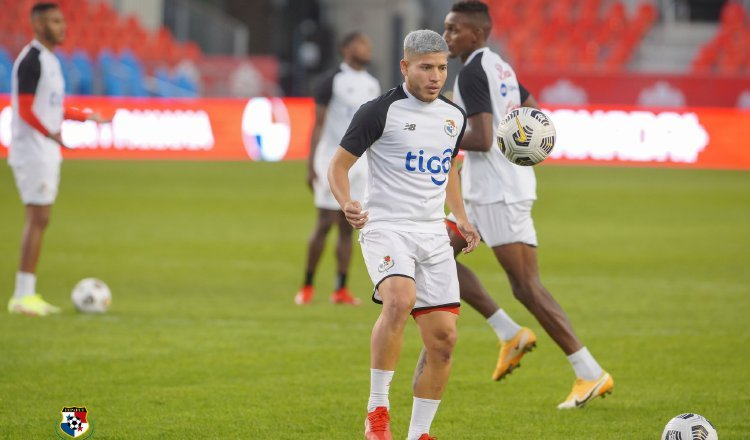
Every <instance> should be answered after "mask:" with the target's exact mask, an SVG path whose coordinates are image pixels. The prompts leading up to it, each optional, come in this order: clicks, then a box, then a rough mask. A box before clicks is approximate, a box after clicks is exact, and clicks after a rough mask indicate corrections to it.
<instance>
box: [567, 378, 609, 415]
mask: <svg viewBox="0 0 750 440" xmlns="http://www.w3.org/2000/svg"><path fill="white" fill-rule="evenodd" d="M614 387H615V381H614V380H613V379H612V376H610V375H609V373H607V372H606V371H604V372H602V375H601V376H599V379H596V380H583V379H581V378H578V379H576V382H575V383H574V384H573V390H572V391H571V392H570V394H569V395H568V398H567V399H565V402H563V403H561V404H559V405H557V409H571V408H581V407H583V405H585V404H586V403H587V402H588V401H589V400H591V399H594V398H596V397H599V396H602V397H604V396H605V395H607V394H611V393H612V388H614Z"/></svg>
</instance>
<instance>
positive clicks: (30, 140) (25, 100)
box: [8, 3, 103, 316]
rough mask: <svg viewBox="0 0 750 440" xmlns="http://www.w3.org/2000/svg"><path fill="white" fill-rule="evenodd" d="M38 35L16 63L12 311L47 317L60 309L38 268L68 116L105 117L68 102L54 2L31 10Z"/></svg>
mask: <svg viewBox="0 0 750 440" xmlns="http://www.w3.org/2000/svg"><path fill="white" fill-rule="evenodd" d="M31 22H32V25H33V28H34V35H35V38H34V40H32V41H31V43H29V44H28V45H27V46H26V47H24V48H23V50H22V51H21V53H20V55H18V58H17V59H16V62H15V64H14V65H13V74H12V75H13V76H12V79H11V88H12V91H11V93H12V96H11V100H12V106H13V119H12V121H13V122H12V132H13V135H12V138H11V146H10V151H9V152H8V164H9V165H10V166H11V168H12V169H13V176H14V177H15V181H16V186H17V187H18V192H19V193H20V196H21V201H22V202H23V204H24V205H25V211H26V215H25V220H24V227H23V237H22V241H21V256H20V264H19V268H18V273H17V274H16V287H15V290H14V292H13V297H12V298H11V299H10V301H9V302H8V312H10V313H22V314H26V315H35V316H46V315H49V314H50V313H59V311H60V309H59V308H57V307H55V306H53V305H51V304H50V303H48V302H46V301H45V300H44V299H42V297H41V296H40V295H39V294H37V293H36V269H37V263H38V261H39V254H40V252H41V249H42V237H43V236H44V230H45V229H46V227H47V223H48V222H49V217H50V209H51V208H52V204H53V203H54V202H55V198H56V197H57V189H58V185H59V183H60V164H61V162H62V155H61V154H60V147H64V144H63V141H62V137H61V135H60V127H61V126H62V122H63V120H64V119H74V120H78V121H84V120H87V119H88V120H93V121H97V122H103V121H102V119H101V118H100V117H99V116H98V115H95V114H86V113H84V112H82V111H80V110H77V109H75V108H72V107H64V105H63V99H64V91H65V84H64V81H63V75H62V69H61V67H60V62H59V61H58V59H57V57H56V56H55V54H54V53H53V52H52V51H53V50H54V48H55V46H57V45H59V44H61V43H62V42H63V39H64V38H65V19H64V17H63V15H62V12H61V11H60V9H59V8H58V6H57V5H56V4H54V3H37V4H36V5H35V6H34V7H33V8H32V10H31Z"/></svg>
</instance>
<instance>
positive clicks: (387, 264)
mask: <svg viewBox="0 0 750 440" xmlns="http://www.w3.org/2000/svg"><path fill="white" fill-rule="evenodd" d="M394 264H395V263H394V262H393V258H391V256H390V255H386V256H385V257H383V261H381V262H380V265H378V272H386V271H388V269H390V268H392V267H393V265H394Z"/></svg>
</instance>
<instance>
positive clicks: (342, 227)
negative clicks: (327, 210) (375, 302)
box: [331, 212, 361, 305]
mask: <svg viewBox="0 0 750 440" xmlns="http://www.w3.org/2000/svg"><path fill="white" fill-rule="evenodd" d="M338 214H339V215H338V218H337V221H336V223H337V225H338V230H339V235H338V241H337V242H336V264H337V273H336V288H335V290H334V292H333V295H331V302H332V303H334V304H352V305H359V304H361V301H360V300H359V298H355V297H354V296H352V294H351V292H349V289H348V288H347V287H346V279H347V275H348V272H349V265H350V263H351V260H352V234H353V232H354V228H352V225H350V224H349V222H348V221H347V220H346V216H344V213H343V212H339V213H338Z"/></svg>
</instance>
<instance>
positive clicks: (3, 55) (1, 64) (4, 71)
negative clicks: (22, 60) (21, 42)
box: [0, 47, 13, 93]
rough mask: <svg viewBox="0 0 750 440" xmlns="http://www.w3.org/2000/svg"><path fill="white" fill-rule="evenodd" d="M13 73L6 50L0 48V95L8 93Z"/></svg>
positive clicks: (10, 60)
mask: <svg viewBox="0 0 750 440" xmlns="http://www.w3.org/2000/svg"><path fill="white" fill-rule="evenodd" d="M12 71H13V60H12V59H11V58H10V54H9V53H8V51H7V50H5V49H4V48H2V47H0V93H9V92H10V77H11V72H12Z"/></svg>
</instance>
